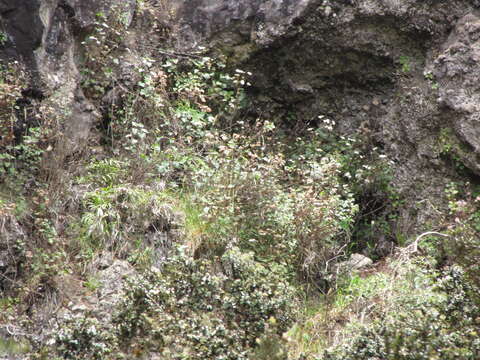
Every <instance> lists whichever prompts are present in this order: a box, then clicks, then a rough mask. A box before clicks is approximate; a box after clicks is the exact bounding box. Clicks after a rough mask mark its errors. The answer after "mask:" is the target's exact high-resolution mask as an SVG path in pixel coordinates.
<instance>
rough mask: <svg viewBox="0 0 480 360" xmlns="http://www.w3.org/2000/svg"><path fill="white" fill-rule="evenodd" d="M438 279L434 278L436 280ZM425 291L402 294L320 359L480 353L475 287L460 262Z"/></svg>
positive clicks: (423, 359)
mask: <svg viewBox="0 0 480 360" xmlns="http://www.w3.org/2000/svg"><path fill="white" fill-rule="evenodd" d="M433 281H437V282H438V283H434V282H433ZM429 286H430V287H431V288H432V289H433V290H434V292H433V293H431V295H429V294H428V291H425V293H424V294H420V296H418V295H417V296H415V297H404V298H403V299H402V301H401V302H400V303H399V304H398V308H397V309H396V311H394V312H393V311H392V312H389V313H387V314H386V317H385V318H382V319H378V320H377V321H375V322H374V323H373V324H371V325H370V326H367V327H364V328H363V329H362V330H361V331H360V332H359V333H358V335H356V336H355V337H354V338H353V339H352V340H351V342H348V343H347V344H346V345H343V346H340V347H338V348H336V349H333V350H330V351H327V352H326V353H325V354H324V355H323V356H320V357H319V358H318V359H322V360H337V359H338V360H340V359H342V360H374V359H385V360H390V359H391V360H407V359H408V360H410V359H415V360H431V359H442V360H450V359H451V360H453V359H457V360H473V359H477V358H478V357H479V356H480V341H479V336H478V335H479V331H480V323H479V315H480V310H479V308H478V300H479V298H478V293H479V289H478V288H476V287H474V286H473V285H472V284H471V283H470V282H469V280H468V278H467V277H466V276H465V273H464V271H463V270H462V269H461V268H459V267H452V268H450V269H449V270H447V271H445V273H444V274H443V275H442V276H441V277H440V278H438V279H435V278H433V279H432V282H431V284H430V285H429Z"/></svg>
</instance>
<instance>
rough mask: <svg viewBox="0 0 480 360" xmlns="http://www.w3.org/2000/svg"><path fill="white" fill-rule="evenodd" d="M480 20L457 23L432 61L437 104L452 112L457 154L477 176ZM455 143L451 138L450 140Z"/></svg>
mask: <svg viewBox="0 0 480 360" xmlns="http://www.w3.org/2000/svg"><path fill="white" fill-rule="evenodd" d="M479 46H480V17H478V16H477V15H475V14H474V13H471V14H467V15H466V16H464V17H462V18H461V19H460V20H458V21H457V23H456V24H455V27H454V29H453V30H452V32H451V34H450V36H449V37H448V39H447V41H446V42H445V44H443V46H442V48H441V50H442V52H441V53H440V55H439V56H438V57H437V58H436V59H435V60H434V65H433V69H434V74H435V77H436V80H437V82H438V84H439V94H438V95H439V96H438V99H437V101H438V103H439V105H440V106H441V107H444V108H445V109H446V110H448V111H450V112H451V113H452V121H451V124H450V125H451V126H452V128H453V129H454V130H455V134H456V135H457V137H458V139H459V140H460V142H461V145H463V146H459V147H457V148H456V149H455V150H456V153H457V155H458V156H460V157H461V158H462V160H463V161H464V162H465V164H467V165H468V167H469V168H470V169H471V170H472V171H474V172H475V173H476V174H477V175H480V156H479V155H480V94H479V92H478V90H479V86H480V85H479V84H480V66H479V61H480V47H479ZM449 140H450V141H455V140H454V139H449Z"/></svg>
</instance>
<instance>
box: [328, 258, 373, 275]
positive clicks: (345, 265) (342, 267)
mask: <svg viewBox="0 0 480 360" xmlns="http://www.w3.org/2000/svg"><path fill="white" fill-rule="evenodd" d="M372 264H373V261H372V259H370V258H368V257H366V256H364V255H362V254H352V255H350V259H348V260H347V261H342V262H339V263H337V264H335V267H334V272H336V273H344V272H350V271H355V270H361V269H364V268H366V267H368V266H370V265H372Z"/></svg>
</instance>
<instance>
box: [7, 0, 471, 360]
mask: <svg viewBox="0 0 480 360" xmlns="http://www.w3.org/2000/svg"><path fill="white" fill-rule="evenodd" d="M138 3H139V4H138V5H139V6H140V8H139V10H138V11H140V12H141V11H143V13H139V14H137V17H139V18H141V15H143V16H144V17H143V18H142V19H143V21H144V22H147V26H152V27H153V26H159V25H158V24H157V25H154V23H148V21H150V20H151V19H153V18H154V17H153V16H152V12H153V11H154V10H153V9H152V8H150V7H149V3H148V2H143V1H139V2H138ZM122 14H124V12H122V11H119V12H116V11H112V12H111V13H109V14H104V13H101V12H100V13H98V14H96V21H95V26H94V27H93V28H92V29H91V31H90V32H89V34H88V35H86V36H85V39H84V41H83V43H82V46H84V49H85V54H84V58H83V59H82V62H81V66H80V67H79V70H80V75H79V76H80V78H81V90H82V93H83V94H85V97H86V98H87V99H88V100H89V101H90V102H91V103H92V104H93V106H94V108H95V109H97V110H98V111H99V114H98V120H97V122H96V123H95V124H94V127H93V129H92V133H91V134H90V136H89V138H88V140H87V143H86V145H85V146H84V147H78V149H77V148H76V147H75V146H73V145H72V144H70V143H68V142H67V141H66V140H65V138H66V135H65V133H66V132H67V131H66V130H65V119H66V118H67V117H68V115H69V114H70V113H71V112H72V111H74V110H73V109H71V108H68V104H67V102H65V101H64V94H62V93H53V94H49V97H48V98H47V99H44V98H41V97H37V98H36V99H34V100H31V101H30V102H29V103H28V104H26V103H22V99H25V96H26V95H25V91H26V89H27V88H28V84H29V81H30V80H31V79H30V76H31V74H30V73H29V72H28V71H27V69H25V68H22V65H21V64H20V63H18V62H11V61H6V62H5V63H4V64H3V65H2V68H1V69H0V77H1V81H0V103H1V110H0V122H1V124H2V126H1V130H0V131H1V139H0V149H1V153H0V161H1V163H0V257H1V262H0V268H1V279H0V286H1V290H2V297H1V299H0V309H1V310H2V311H1V313H0V323H1V324H2V332H1V335H2V336H1V338H0V353H2V354H3V355H4V356H5V358H12V359H17V358H18V359H137V358H138V359H172V360H173V359H191V360H194V359H198V360H200V359H216V360H220V359H231V360H237V359H238V360H239V359H251V360H253V359H255V360H261V359H265V360H266V359H272V360H275V359H278V360H280V359H281V360H301V359H303V360H340V359H342V360H380V359H382V360H403V359H404V360H424V359H425V360H434V359H439V360H440V359H441V360H450V359H451V360H453V359H455V360H457V359H462V360H463V359H465V360H467V359H471V360H474V359H478V358H480V271H479V270H480V269H479V265H478V264H479V262H478V259H480V240H479V234H478V233H479V231H480V208H479V201H480V187H479V186H478V184H474V183H473V182H472V181H470V180H471V179H472V177H471V176H464V174H465V173H466V172H467V170H466V169H465V166H463V165H462V162H461V159H458V158H455V159H454V160H455V163H454V167H457V168H459V169H458V172H457V173H456V176H455V177H453V179H454V180H452V181H451V182H450V183H449V184H448V186H447V187H446V188H445V189H444V191H443V194H442V196H441V198H439V199H438V203H437V204H432V207H434V208H435V211H436V212H437V215H436V218H435V221H432V222H426V223H424V224H421V225H420V226H419V227H418V228H419V229H420V231H418V232H415V233H413V232H412V233H406V232H402V228H401V227H400V226H398V224H399V223H401V220H402V219H400V217H401V216H402V214H404V212H402V211H401V210H402V209H403V206H405V203H406V200H405V198H404V195H403V193H402V191H401V189H399V188H397V187H396V183H395V179H394V166H395V162H394V161H393V159H391V158H390V157H389V154H388V153H387V152H386V151H384V149H383V147H382V146H378V142H377V141H376V140H375V139H374V138H373V137H372V135H371V134H370V133H369V132H366V131H362V129H359V130H357V131H351V132H350V133H348V134H346V133H345V132H341V131H339V130H338V127H337V124H336V122H335V119H333V118H330V117H328V116H326V115H323V114H318V116H317V117H316V119H315V120H314V121H312V120H311V119H309V120H308V121H307V120H306V119H303V118H302V117H301V116H297V114H295V113H290V114H288V115H285V113H284V112H278V113H277V114H275V112H274V111H269V112H266V113H265V114H262V112H261V111H260V112H259V111H258V109H257V108H256V106H257V105H258V103H257V100H258V97H260V96H261V95H259V94H258V91H257V90H258V89H257V88H256V87H255V83H254V79H255V75H256V74H254V73H251V72H249V71H247V70H244V69H239V68H237V65H236V64H234V62H233V61H231V59H229V57H228V56H225V55H224V54H223V55H222V54H221V52H219V51H210V50H208V49H204V48H197V49H195V50H192V51H190V52H185V53H184V52H177V51H176V50H175V49H173V48H168V46H169V45H171V43H170V42H168V41H167V40H165V48H161V49H160V48H156V49H152V48H149V49H143V50H144V51H143V52H142V51H139V49H138V48H134V47H132V48H131V49H130V48H129V47H128V41H127V40H126V38H128V34H127V29H128V26H127V25H126V20H125V19H124V17H122ZM149 16H152V17H149ZM137 21H139V20H137ZM152 21H153V20H152ZM142 26H145V24H143V25H142ZM156 29H157V30H158V28H156ZM157 30H156V31H157ZM162 31H165V32H166V31H167V30H165V29H163V30H162ZM170 36H171V34H170ZM165 37H166V38H168V36H167V35H165ZM132 58H133V60H132ZM127 65H128V66H127ZM400 70H401V69H400ZM400 70H399V71H400ZM125 72H128V76H125ZM438 146H439V147H441V148H442V151H443V153H444V154H450V155H451V156H453V157H454V155H452V151H451V148H452V147H454V146H455V144H454V143H452V142H451V141H450V138H449V134H448V133H447V132H444V133H442V137H441V139H439V143H438ZM72 148H75V149H74V150H73V151H71V149H72ZM462 166H463V167H462ZM462 171H465V172H462ZM466 179H469V180H466ZM352 254H357V255H358V254H363V255H364V256H367V257H368V258H370V259H372V260H373V264H370V265H368V266H366V267H361V268H356V266H351V265H348V260H349V259H353V258H355V256H353V257H352Z"/></svg>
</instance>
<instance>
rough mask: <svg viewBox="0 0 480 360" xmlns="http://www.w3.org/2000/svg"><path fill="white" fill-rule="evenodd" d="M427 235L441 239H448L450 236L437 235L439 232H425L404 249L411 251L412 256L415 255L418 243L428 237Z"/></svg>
mask: <svg viewBox="0 0 480 360" xmlns="http://www.w3.org/2000/svg"><path fill="white" fill-rule="evenodd" d="M428 235H437V236H442V237H450V235H446V234H442V233H439V232H436V231H427V232H425V233H423V234H421V235H419V236H418V237H417V238H416V239H415V241H414V242H413V243H411V244H410V245H408V246H407V247H406V249H408V250H409V251H411V253H412V254H414V253H416V252H417V251H418V243H419V242H420V240H422V238H424V237H425V236H428Z"/></svg>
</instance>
